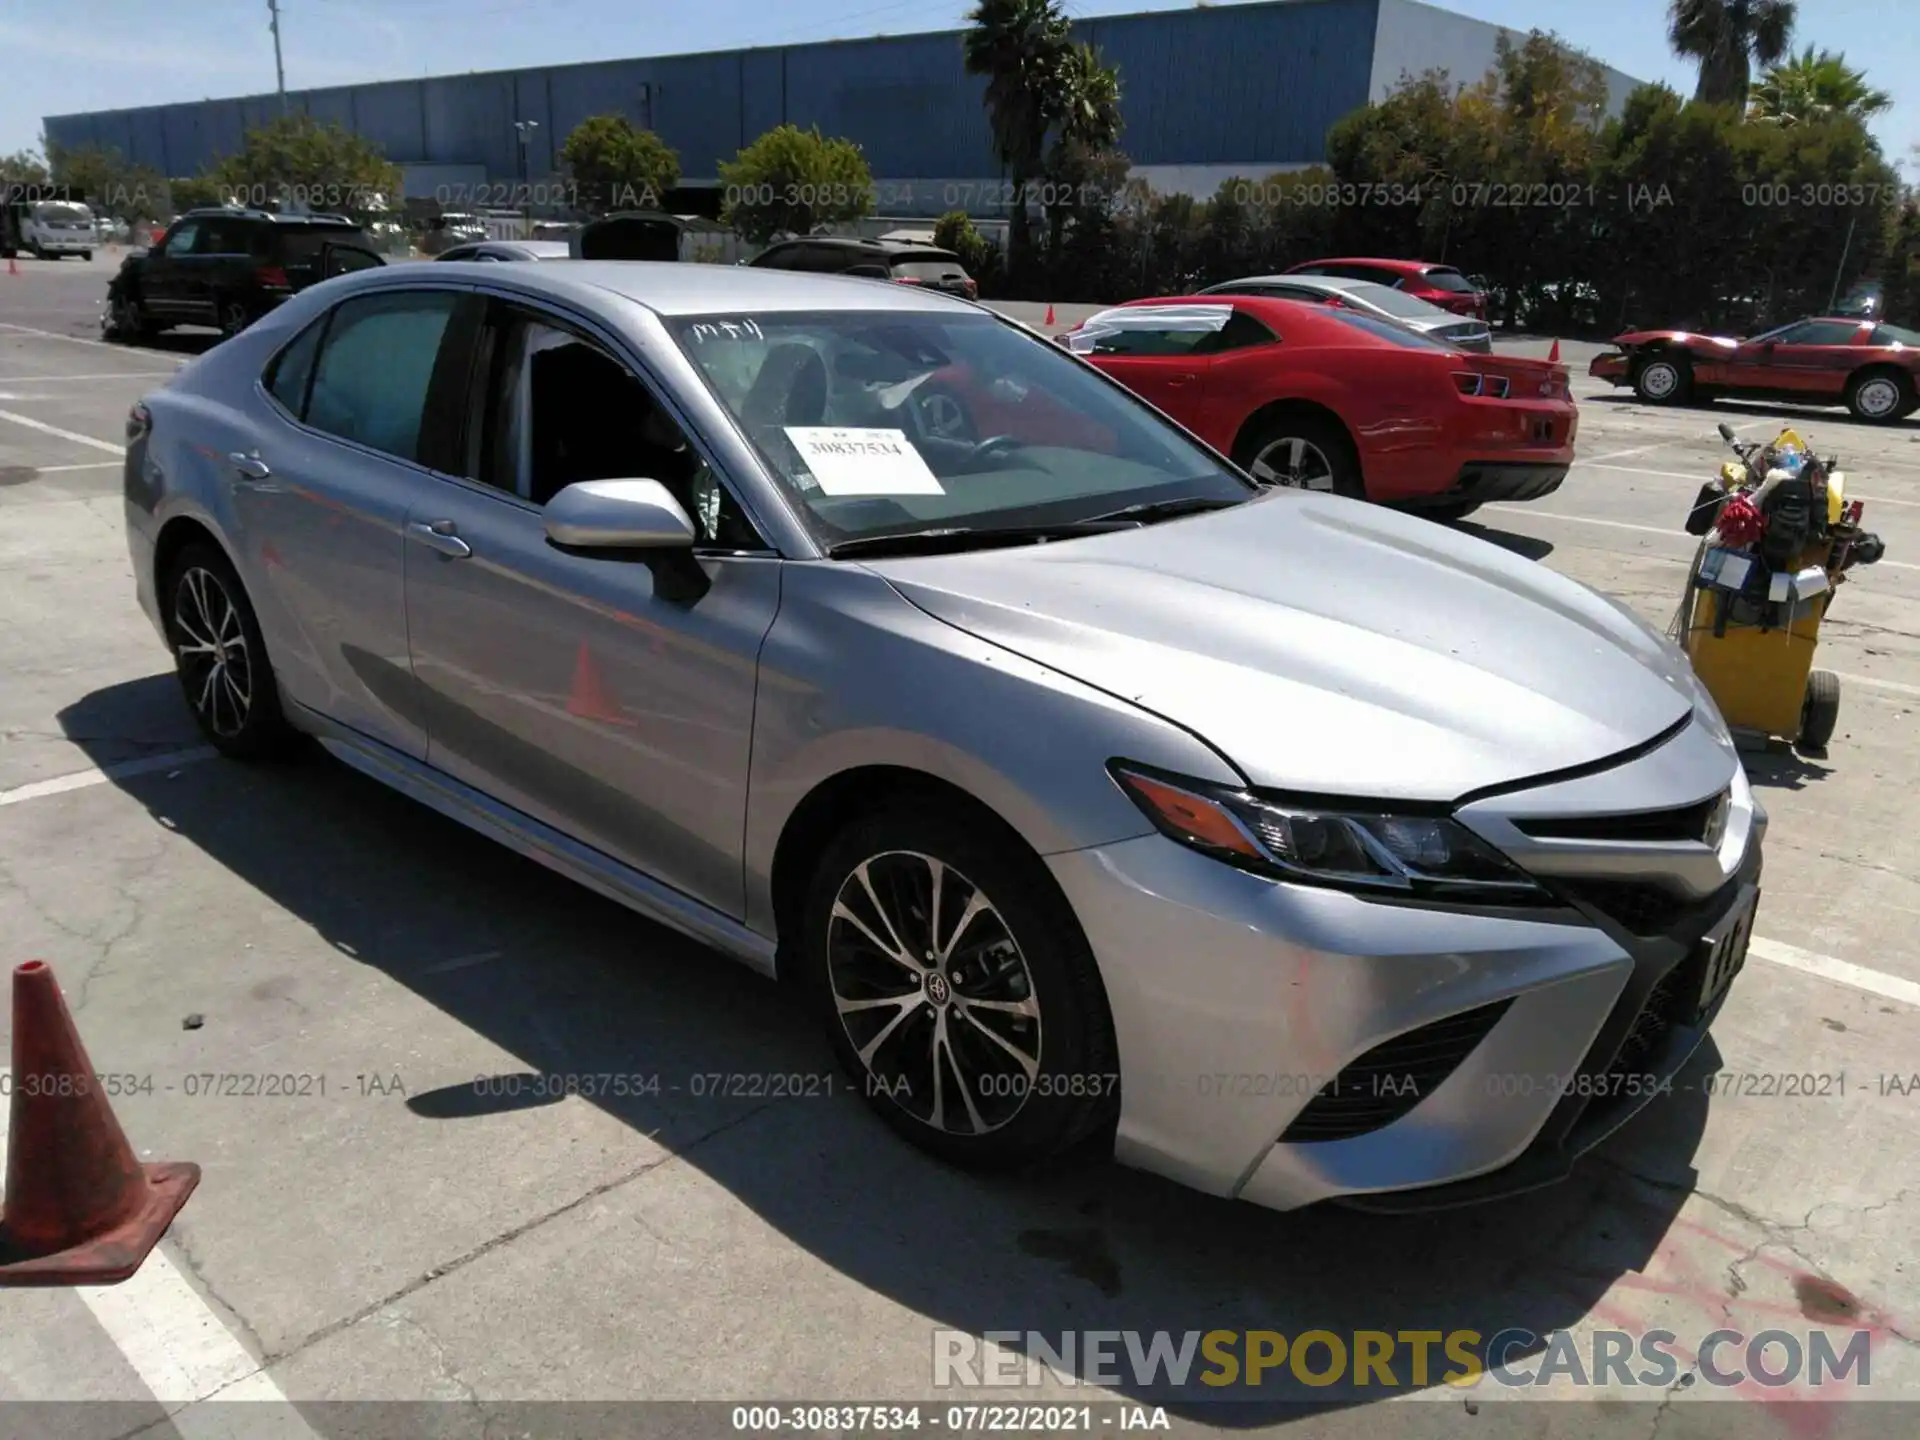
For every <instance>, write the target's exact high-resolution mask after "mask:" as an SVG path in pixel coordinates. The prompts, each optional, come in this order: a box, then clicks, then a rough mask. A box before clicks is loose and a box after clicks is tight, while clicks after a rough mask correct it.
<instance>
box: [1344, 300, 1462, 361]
mask: <svg viewBox="0 0 1920 1440" xmlns="http://www.w3.org/2000/svg"><path fill="white" fill-rule="evenodd" d="M1333 318H1334V319H1336V320H1338V321H1339V322H1340V323H1341V324H1342V325H1351V326H1353V328H1354V329H1356V330H1364V331H1366V332H1367V333H1368V334H1369V335H1377V336H1378V337H1379V338H1380V339H1382V340H1391V341H1392V342H1393V343H1394V344H1396V345H1399V346H1402V347H1403V348H1405V349H1408V350H1438V351H1441V352H1442V353H1445V352H1446V351H1448V350H1449V349H1451V348H1452V347H1451V346H1447V345H1442V344H1440V343H1439V342H1438V341H1435V340H1429V339H1427V338H1426V336H1424V335H1421V334H1419V333H1417V332H1416V331H1413V330H1407V329H1403V328H1402V327H1401V326H1398V325H1396V324H1394V323H1393V322H1392V321H1391V320H1377V319H1375V318H1374V317H1373V316H1371V315H1361V314H1357V313H1356V312H1354V311H1352V310H1335V311H1334V312H1333Z"/></svg>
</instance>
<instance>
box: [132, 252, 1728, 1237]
mask: <svg viewBox="0 0 1920 1440" xmlns="http://www.w3.org/2000/svg"><path fill="white" fill-rule="evenodd" d="M128 440H129V445H128V451H127V466H126V501H127V538H128V543H129V545H130V547H131V551H132V557H133V562H134V570H135V574H136V575H137V577H138V588H139V598H140V601H141V603H142V605H143V606H144V607H145V608H146V610H147V612H148V613H149V614H150V616H151V617H152V619H153V621H154V623H155V624H156V626H157V627H158V628H159V631H160V633H161V635H162V636H163V637H164V639H165V641H166V644H167V645H168V647H169V648H170V650H171V652H172V654H173V657H174V660H175V663H176V665H177V667H178V671H179V676H180V681H181V684H182V686H183V689H184V693H185V698H186V701H187V703H188V704H189V705H190V706H191V707H192V709H193V712H194V714H195V715H196V716H197V718H198V720H199V723H200V725H201V726H202V727H203V729H204V730H205V732H206V734H207V736H208V738H209V739H210V740H211V742H212V743H213V744H214V745H216V746H218V747H219V748H220V749H221V750H222V751H224V752H225V753H226V754H228V755H230V756H232V757H235V758H236V759H244V760H255V759H262V758H266V757H269V756H272V755H275V754H276V753H280V752H282V751H283V749H284V748H285V746H286V743H287V742H288V740H289V739H290V738H291V737H292V736H293V735H294V733H295V732H304V733H305V734H307V735H310V736H314V737H317V738H318V739H319V741H320V742H321V743H322V744H323V745H324V746H325V747H326V748H327V749H328V750H330V751H331V752H332V753H333V754H334V755H335V756H337V757H338V758H339V759H340V760H343V761H345V762H346V763H348V764H350V765H352V766H354V767H356V768H358V769H360V770H362V771H365V772H366V773H367V774H370V775H372V776H374V777H376V778H378V779H379V780H381V781H384V782H385V783H387V784H389V785H392V786H394V787H396V788H398V789H400V790H402V791H404V792H406V793H408V794H410V795H413V796H415V797H417V798H418V799H420V800H421V801H424V802H425V803H427V804H429V805H432V806H434V807H435V808H436V809H438V810H440V811H442V812H444V813H445V814H447V815H449V816H452V817H453V818H455V819H457V820H460V821H462V822H464V823H465V824H467V825H470V826H472V827H474V828H475V829H477V830H480V831H482V832H484V833H486V834H488V835H491V836H493V837H495V838H496V839H498V840H500V841H502V842H504V843H505V844H507V845H510V846H512V847H514V848H515V849H517V850H519V851H521V852H523V853H524V854H526V855H528V856H531V857H532V858H534V859H536V860H538V861H540V862H541V863H543V864H545V865H549V866H551V867H553V868H555V869H557V870H559V871H561V872H563V873H565V874H567V875H570V876H573V877H575V878H576V879H577V880H579V881H580V882H582V883H584V884H586V885H589V886H591V887H593V888H594V889H595V890H598V891H600V892H602V893H604V894H607V895H610V896H613V897H615V898H617V899H619V900H621V901H623V902H625V903H626V904H628V905H629V906H631V907H632V908H633V909H634V910H635V911H638V912H640V913H641V914H643V915H646V916H648V917H651V918H652V919H654V920H656V921H659V922H661V923H663V924H666V925H669V926H673V927H676V928H678V929H679V930H681V931H683V932H685V933H687V934H689V935H692V936H695V937H697V938H698V939H700V940H702V941H704V942H706V943H707V944H709V945H710V946H711V947H712V948H713V949H714V950H715V951H717V952H720V953H721V954H725V955H728V956H731V957H733V958H734V959H737V960H740V961H743V962H745V963H746V964H748V965H750V966H753V967H755V968H757V969H759V970H761V971H763V972H765V973H767V974H768V975H769V976H772V975H776V974H778V975H781V976H784V977H787V978H791V979H793V980H794V981H796V982H797V984H796V986H795V993H796V994H797V995H801V996H804V997H806V1003H807V1004H808V1005H809V1006H811V1007H813V1008H814V1009H816V1010H817V1012H818V1018H819V1020H820V1022H821V1023H822V1024H823V1025H824V1027H825V1029H826V1031H827V1033H828V1034H829V1036H830V1037H831V1040H832V1044H833V1046H834V1047H835V1049H836V1050H837V1051H838V1053H839V1057H840V1060H841V1061H842V1062H843V1063H844V1065H845V1066H846V1068H847V1069H848V1071H849V1072H850V1073H851V1074H852V1075H853V1076H854V1077H855V1079H856V1082H857V1083H858V1084H859V1085H860V1087H861V1088H862V1089H863V1090H864V1092H865V1093H866V1094H867V1096H868V1098H869V1100H870V1101H871V1103H872V1104H873V1106H874V1107H875V1109H876V1110H877V1111H878V1113H879V1114H880V1115H882V1116H884V1117H885V1118H886V1119H887V1121H889V1122H890V1123H891V1124H892V1125H893V1126H894V1127H895V1128H897V1129H898V1130H899V1131H900V1132H901V1133H903V1134H904V1135H905V1136H907V1137H908V1138H909V1139H910V1140H912V1141H913V1142H914V1143H916V1144H919V1145H922V1146H924V1147H926V1148H927V1149H929V1150H931V1151H934V1152H936V1153H937V1154H939V1155H942V1156H945V1157H948V1158H950V1159H952V1160H954V1161H957V1162H962V1163H967V1164H975V1165H983V1166H985V1165H1002V1166H1005V1165H1014V1164H1023V1163H1027V1162H1032V1161H1035V1160H1037V1159H1041V1158H1045V1157H1049V1156H1052V1155H1056V1154H1059V1153H1061V1152H1063V1151H1066V1150H1067V1149H1069V1148H1070V1147H1072V1148H1074V1149H1076V1151H1079V1150H1088V1151H1091V1150H1094V1149H1098V1148H1106V1149H1110V1150H1111V1151H1112V1152H1113V1153H1115V1154H1117V1156H1118V1157H1119V1159H1120V1160H1122V1161H1123V1162H1125V1163H1128V1164H1132V1165H1137V1166H1141V1167H1144V1168H1146V1169H1149V1170H1154V1171H1158V1172H1160V1173H1163V1174H1165V1175H1169V1176H1172V1177H1175V1178H1177V1179H1179V1180H1181V1181H1183V1182H1185V1183H1187V1184H1189V1185H1192V1186H1194V1187H1197V1188H1199V1189H1201V1190H1205V1191H1208V1192H1211V1193H1214V1194H1219V1195H1233V1196H1240V1197H1243V1198H1245V1199H1248V1200H1251V1201H1254V1202H1257V1203H1259V1204H1262V1205H1266V1206H1271V1207H1275V1208H1280V1209H1288V1208H1292V1207H1297V1206H1301V1205H1305V1204H1308V1203H1311V1202H1315V1201H1319V1200H1323V1199H1338V1200H1343V1201H1346V1202H1349V1203H1355V1204H1362V1205H1368V1206H1372V1207H1375V1208H1417V1207H1427V1206H1438V1205H1446V1204H1454V1203H1459V1202H1461V1201H1465V1200H1470V1199H1475V1198H1479V1197H1483V1196H1488V1195H1493V1194H1499V1193H1506V1192H1512V1191H1516V1190H1523V1189H1527V1188H1530V1187H1533V1186H1537V1185H1541V1184H1544V1183H1547V1182H1550V1181H1552V1180H1554V1179H1556V1178H1558V1177H1560V1176H1562V1175H1564V1174H1565V1173H1566V1171H1567V1170H1568V1168H1569V1166H1570V1165H1571V1164H1572V1163H1573V1160H1574V1158H1575V1157H1577V1156H1578V1155H1580V1154H1581V1153H1582V1152H1584V1151H1586V1150H1588V1149H1590V1148H1591V1147H1592V1146H1593V1145H1594V1144H1596V1143H1597V1142H1598V1141H1599V1140H1600V1139H1602V1138H1603V1137H1605V1136H1606V1135H1607V1134H1609V1133H1610V1132H1611V1131H1613V1130H1614V1129H1615V1128H1617V1127H1618V1126H1619V1125H1620V1124H1621V1123H1623V1122H1624V1121H1625V1120H1626V1119H1627V1118H1628V1117H1629V1116H1630V1115H1631V1114H1633V1113H1634V1112H1635V1111H1636V1110H1638V1109H1640V1108H1641V1107H1642V1106H1644V1105H1646V1104H1647V1103H1649V1102H1650V1101H1652V1102H1654V1103H1659V1102H1658V1097H1659V1096H1660V1095H1661V1094H1662V1092H1663V1091H1666V1090H1668V1089H1670V1088H1671V1087H1672V1084H1673V1075H1674V1073H1675V1071H1676V1070H1677V1069H1678V1068H1679V1066H1680V1065H1681V1063H1682V1062H1683V1061H1684V1060H1685V1059H1686V1058H1687V1057H1688V1056H1689V1055H1690V1054H1691V1053H1692V1051H1693V1050H1694V1048H1695V1047H1696V1046H1697V1045H1698V1044H1699V1043H1700V1041H1701V1039H1702V1037H1703V1035H1704V1034H1705V1031H1706V1027H1707V1026H1708V1024H1709V1023H1710V1022H1711V1021H1712V1019H1713V1017H1714V1015H1715V1013H1716V1011H1717V1010H1718V1008H1719V1006H1720V1005H1721V1003H1722V1001H1723V1000H1724V998H1725V996H1726V994H1727V991H1728V987H1729V985H1730V984H1731V983H1732V981H1733V979H1734V976H1735V974H1736V972H1738V971H1739V969H1740V967H1741V964H1742V962H1743V960H1744V958H1745V954H1746V941H1747V936H1748V934H1749V932H1750V930H1751V927H1752V923H1753V915H1754V909H1755V905H1756V901H1757V896H1758V888H1757V887H1758V881H1759V875H1760V852H1761V837H1762V833H1763V831H1764V828H1765V823H1766V822H1765V817H1764V815H1763V813H1762V811H1761V810H1760V808H1759V806H1758V805H1757V804H1756V803H1755V801H1754V797H1753V794H1752V792H1751V791H1750V790H1749V788H1748V784H1747V780H1746V778H1745V775H1744V773H1743V771H1742V769H1741V766H1740V764H1739V761H1738V759H1737V757H1736V755H1735V751H1734V748H1733V745H1732V743H1731V741H1730V739H1729V736H1728V733H1727V729H1726V727H1725V725H1724V724H1723V723H1722V720H1721V718H1720V715H1719V713H1718V712H1717V711H1716V709H1715V708H1714V705H1713V702H1712V701H1711V700H1710V699H1709V698H1708V697H1707V696H1706V694H1705V693H1704V691H1703V690H1702V689H1701V688H1700V686H1699V685H1698V684H1697V683H1696V682H1695V680H1694V678H1693V675H1692V671H1691V670H1690V668H1689V667H1688V664H1687V661H1686V660H1685V658H1684V657H1682V656H1681V655H1680V654H1679V653H1678V652H1677V651H1676V650H1675V649H1674V648H1673V647H1672V646H1670V645H1669V644H1668V643H1667V642H1666V641H1665V640H1664V639H1663V638H1662V637H1661V636H1660V635H1658V634H1657V633H1656V632H1654V631H1653V630H1651V629H1650V628H1649V627H1648V626H1647V625H1645V624H1644V623H1642V622H1641V621H1639V620H1638V619H1636V618H1635V617H1634V616H1633V615H1632V613H1631V612H1629V611H1628V610H1626V609H1625V608H1624V607H1622V606H1619V605H1616V604H1615V603H1613V602H1611V601H1609V600H1606V599H1604V598H1602V597H1601V596H1599V595H1597V594H1595V593H1594V592H1592V591H1590V590H1587V589H1585V588H1584V587H1582V586H1580V585H1577V584H1575V583H1574V582H1572V581H1570V580H1566V579H1563V578H1561V577H1560V576H1558V575H1556V574H1553V573H1552V572H1550V571H1548V570H1546V569H1544V568H1541V567H1539V566H1536V565H1534V564H1532V563H1530V562H1528V561H1525V560H1522V559H1520V558H1518V557H1516V556H1514V555H1512V554H1509V553H1508V552H1507V551H1505V550H1502V549H1500V548H1497V547H1495V546H1493V545H1490V544H1487V543H1485V542H1483V541H1480V540H1477V539H1474V538H1471V537H1468V536H1465V535H1461V534H1457V533H1455V532H1453V531H1449V530H1447V529H1444V528H1441V527H1437V526H1434V525H1432V524H1430V523H1427V522H1425V521H1422V520H1420V519H1418V518H1411V517H1405V516H1401V515H1398V514H1396V513H1394V512H1392V511H1389V510H1383V509H1380V508H1377V507H1371V506H1366V505H1362V504H1358V503H1352V502H1348V501H1345V500H1341V499H1338V498H1335V497H1332V496H1323V495H1317V494H1312V493H1305V492H1300V491H1291V490H1275V491H1271V492H1263V491H1261V490H1259V489H1258V488H1257V487H1256V486H1255V485H1254V484H1253V482H1251V481H1250V480H1248V479H1247V478H1246V477H1245V476H1244V475H1242V474H1241V473H1240V472H1238V471H1236V470H1235V469H1234V468H1233V466H1232V465H1231V464H1230V463H1229V462H1228V461H1227V460H1225V459H1223V458H1222V457H1221V456H1220V455H1218V454H1216V453H1214V452H1213V451H1211V450H1209V449H1208V448H1207V447H1206V446H1204V445H1202V444H1201V443H1200V442H1199V441H1197V440H1196V439H1194V438H1193V437H1192V436H1191V435H1189V434H1188V433H1187V432H1185V431H1184V430H1182V429H1180V428H1179V427H1177V426H1176V425H1174V424H1173V423H1172V422H1170V421H1168V420H1167V419H1165V418H1164V417H1163V416H1162V415H1161V414H1160V413H1159V412H1158V411H1156V410H1154V409H1152V408H1151V407H1149V406H1148V405H1146V404H1145V403H1144V402H1142V401H1140V400H1139V399H1137V398H1135V397H1134V396H1132V395H1131V394H1129V393H1128V392H1127V391H1126V390H1124V389H1122V388H1121V387H1120V386H1118V385H1117V384H1115V383H1114V382H1112V381H1110V380H1108V379H1106V378H1104V377H1103V376H1102V375H1100V374H1099V373H1098V372H1097V371H1096V370H1094V369H1093V368H1092V367H1090V366H1088V365H1087V364H1085V363H1084V362H1082V361H1080V360H1078V359H1076V358H1075V357H1073V356H1071V355H1069V354H1067V353H1065V352H1063V351H1062V350H1060V349H1059V348H1058V347H1056V346H1053V345H1049V344H1047V343H1045V342H1044V341H1043V340H1041V339H1040V338H1038V337H1037V336H1036V335H1035V334H1034V333H1033V332H1031V331H1029V330H1026V329H1024V328H1022V327H1020V326H1018V325H1016V324H1014V323H1012V322H1010V321H1008V320H1004V319H1002V318H1000V317H998V316H996V315H994V314H992V313H990V312H988V311H986V310H983V309H981V308H979V307H977V306H974V305H971V304H968V303H966V302H964V301H961V300H956V299H948V298H944V297H941V296H938V295H932V294H926V293H921V292H916V291H915V290H914V289H912V288H911V287H907V286H888V285H873V284H870V283H868V282H866V281H864V280H859V279H847V278H840V277H831V276H823V275H805V274H796V273H790V272H783V271H776V270H764V269H752V268H736V267H714V266H701V265H684V264H667V265H649V264H639V263H604V262H579V261H554V262H551V263H548V264H543V265H511V266H507V265H479V264H458V263H450V264H436V265H432V266H395V267H390V268H385V269H379V270H372V271H366V272H362V273H360V274H357V275H352V276H347V277H342V278H340V279H336V280H333V281H329V282H327V283H325V284H321V285H318V286H315V287H314V288H312V289H310V290H308V291H306V292H304V293H303V294H301V295H300V296H298V297H296V298H295V299H294V300H292V301H291V302H289V303H288V304H287V305H285V306H284V307H282V308H280V309H278V310H276V311H274V312H273V313H272V314H271V315H269V316H267V317H266V318H264V319H263V320H261V321H260V322H259V323H258V324H256V325H254V326H253V327H252V328H251V329H249V330H247V331H246V332H245V333H244V334H242V335H240V336H238V337H237V338H235V339H232V340H229V341H227V342H226V343H224V344H222V345H220V346H218V347H217V348H215V349H213V350H211V351H209V352H208V353H207V354H205V355H204V356H202V357H201V358H199V359H197V360H195V361H194V362H192V363H191V364H189V365H187V366H186V367H185V368H184V369H182V370H181V371H180V372H179V373H178V375H177V377H176V378H174V379H173V380H172V381H170V382H169V383H168V384H167V385H166V386H165V387H164V388H162V389H160V390H159V391H157V392H155V393H153V394H151V395H149V396H148V397H146V398H145V399H144V400H143V401H142V402H141V403H140V404H139V405H137V406H135V407H134V409H133V410H132V412H131V414H130V415H129V419H128ZM644 1058H645V1057H643V1056H637V1057H636V1059H637V1060H640V1059H644Z"/></svg>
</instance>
